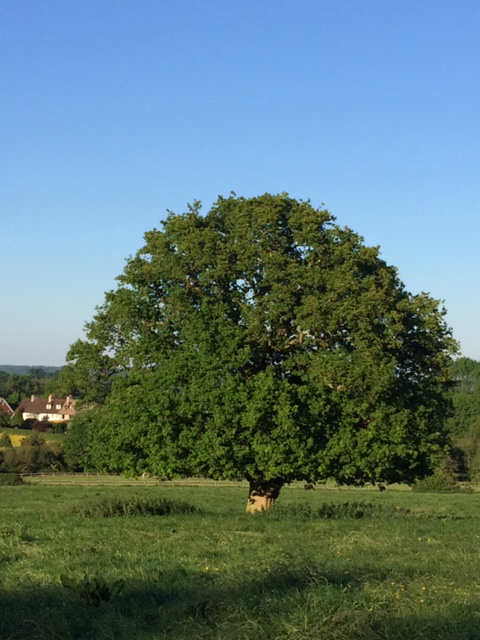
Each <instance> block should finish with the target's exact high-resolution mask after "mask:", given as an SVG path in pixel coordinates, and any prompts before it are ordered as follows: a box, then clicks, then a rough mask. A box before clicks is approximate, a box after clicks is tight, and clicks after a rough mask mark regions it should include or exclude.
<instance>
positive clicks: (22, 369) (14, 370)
mask: <svg viewBox="0 0 480 640" xmlns="http://www.w3.org/2000/svg"><path fill="white" fill-rule="evenodd" d="M32 368H35V369H43V370H44V371H45V373H55V371H59V369H62V367H44V366H43V365H19V364H18V365H17V364H0V371H4V372H5V373H8V374H9V375H12V374H17V375H19V376H22V375H25V374H26V373H28V372H29V371H30V369H32Z"/></svg>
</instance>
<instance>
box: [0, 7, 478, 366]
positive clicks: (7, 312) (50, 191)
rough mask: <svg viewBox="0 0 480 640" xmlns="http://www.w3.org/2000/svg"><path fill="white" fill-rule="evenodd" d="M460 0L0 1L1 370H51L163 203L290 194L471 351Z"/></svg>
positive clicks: (472, 271) (469, 175)
mask: <svg viewBox="0 0 480 640" xmlns="http://www.w3.org/2000/svg"><path fill="white" fill-rule="evenodd" d="M479 33H480V3H479V2H478V0H456V2H439V1H438V0H435V1H433V0H328V1H326V0H289V1H286V0H243V1H242V2H235V1H233V0H230V1H229V0H206V1H203V2H202V1H200V0H175V1H171V0H142V1H141V2H137V1H136V0H102V1H101V2H99V1H98V0H82V2H66V1H60V0H49V1H48V2H34V1H33V0H3V2H2V3H1V5H0V131H1V137H0V217H1V223H2V225H1V229H2V245H1V251H0V269H1V276H2V279H1V283H2V294H1V306H2V312H1V314H0V363H1V364H32V365H41V364H44V365H61V364H63V363H64V359H65V354H66V351H67V349H68V346H69V345H70V344H71V343H72V342H74V341H75V340H76V339H77V338H79V337H81V336H82V335H83V334H82V327H83V325H84V323H85V322H86V321H88V320H90V319H91V318H92V317H93V314H94V310H95V306H96V305H98V304H100V303H101V302H102V300H103V295H104V292H105V291H106V290H109V289H111V288H112V287H113V286H114V284H115V280H114V278H115V276H116V275H118V274H119V273H120V272H121V271H122V270H123V267H124V264H125V258H127V257H128V256H129V255H132V254H134V253H135V252H136V251H137V249H139V248H140V247H141V245H142V241H143V233H144V232H145V231H147V230H148V229H151V228H153V227H156V226H158V225H159V221H160V220H161V219H162V218H163V217H164V216H165V211H166V210H167V209H171V210H173V211H176V212H182V211H184V210H185V205H186V203H187V202H191V201H193V200H194V199H200V200H202V201H203V203H204V207H205V209H208V208H209V207H210V205H211V203H212V202H213V201H214V200H215V199H216V197H217V195H218V194H225V195H227V194H228V193H229V192H230V190H234V191H235V192H236V193H237V194H238V195H244V196H253V195H258V194H261V193H264V192H267V191H268V192H275V193H277V192H283V191H288V192H289V193H290V194H291V195H292V196H294V197H299V198H310V199H311V200H312V203H313V204H314V205H320V203H325V205H326V207H327V208H328V209H329V210H330V211H331V212H332V213H333V214H334V215H336V216H337V219H338V222H339V223H340V224H343V225H348V226H350V227H352V228H353V229H355V231H358V232H359V233H361V234H362V235H363V236H364V237H365V240H366V242H367V243H368V244H375V245H380V246H381V249H382V255H383V257H384V259H385V260H386V261H387V262H388V263H390V264H394V265H395V266H397V267H398V269H399V273H400V276H401V278H402V280H403V281H404V282H405V284H406V286H407V288H408V289H409V290H410V291H412V292H413V293H418V292H420V291H428V292H430V293H431V294H432V295H433V296H434V297H436V298H441V299H444V300H445V303H446V306H447V309H448V321H449V323H450V324H451V326H452V327H453V330H454V335H455V336H456V337H457V339H459V340H460V342H461V346H462V353H463V355H466V356H469V357H472V358H475V359H480V338H479V317H480V302H479V293H478V292H479V287H478V278H479V274H480V251H479V235H480V234H479V232H480V223H479V213H480V175H479V167H480V162H479V161H480V117H479V114H480V38H479V36H478V34H479Z"/></svg>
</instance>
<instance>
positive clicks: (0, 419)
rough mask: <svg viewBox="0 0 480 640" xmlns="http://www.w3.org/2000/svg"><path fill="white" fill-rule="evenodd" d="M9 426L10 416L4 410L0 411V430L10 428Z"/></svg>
mask: <svg viewBox="0 0 480 640" xmlns="http://www.w3.org/2000/svg"><path fill="white" fill-rule="evenodd" d="M9 425H10V416H9V415H8V414H7V413H6V412H5V411H2V409H0V429H3V428H5V427H8V426H9ZM0 446H1V445H0Z"/></svg>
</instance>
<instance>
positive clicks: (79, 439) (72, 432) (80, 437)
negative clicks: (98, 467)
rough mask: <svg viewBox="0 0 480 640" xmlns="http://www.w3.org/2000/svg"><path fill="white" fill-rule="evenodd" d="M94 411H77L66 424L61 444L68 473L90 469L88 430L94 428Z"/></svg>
mask: <svg viewBox="0 0 480 640" xmlns="http://www.w3.org/2000/svg"><path fill="white" fill-rule="evenodd" d="M94 419H95V410H94V409H90V410H83V411H79V412H78V413H77V414H75V415H74V416H73V418H72V419H71V420H70V422H69V423H68V428H67V432H66V436H65V441H64V443H63V446H64V451H65V463H66V465H67V468H68V469H69V471H84V470H86V469H92V468H93V464H92V459H91V454H90V429H92V428H94Z"/></svg>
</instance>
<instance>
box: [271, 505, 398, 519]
mask: <svg viewBox="0 0 480 640" xmlns="http://www.w3.org/2000/svg"><path fill="white" fill-rule="evenodd" d="M267 513H270V512H267ZM271 513H273V514H277V515H280V516H281V517H282V518H283V517H285V516H287V517H288V516H294V517H297V518H302V519H304V520H307V519H310V518H323V519H325V520H342V519H345V518H353V519H359V518H376V517H396V516H404V515H407V514H409V513H410V510H409V509H402V508H400V507H396V506H394V505H387V504H374V503H371V502H337V503H335V502H332V503H329V502H325V503H324V504H322V505H320V506H319V507H317V508H316V509H312V508H311V507H310V506H309V505H307V504H302V503H298V504H288V505H275V507H274V508H273V509H272V510H271Z"/></svg>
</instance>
